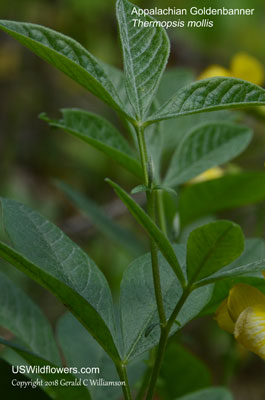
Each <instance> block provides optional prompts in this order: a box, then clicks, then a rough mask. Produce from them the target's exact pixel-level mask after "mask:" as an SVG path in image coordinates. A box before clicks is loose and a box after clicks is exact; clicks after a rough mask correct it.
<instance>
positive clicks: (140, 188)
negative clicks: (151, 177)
mask: <svg viewBox="0 0 265 400" xmlns="http://www.w3.org/2000/svg"><path fill="white" fill-rule="evenodd" d="M150 190H151V189H150V188H149V187H148V186H146V185H138V186H135V187H134V188H133V189H132V190H131V194H137V193H143V192H150Z"/></svg>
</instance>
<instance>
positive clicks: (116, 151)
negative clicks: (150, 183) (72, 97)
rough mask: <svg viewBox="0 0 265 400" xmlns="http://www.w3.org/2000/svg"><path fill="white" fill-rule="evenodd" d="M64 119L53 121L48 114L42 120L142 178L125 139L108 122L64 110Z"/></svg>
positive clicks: (77, 111)
mask: <svg viewBox="0 0 265 400" xmlns="http://www.w3.org/2000/svg"><path fill="white" fill-rule="evenodd" d="M61 112H62V119H59V120H57V119H51V118H48V117H47V116H46V114H41V115H40V118H41V119H43V120H44V121H46V122H48V124H49V125H50V126H52V127H55V128H60V129H64V130H65V131H66V132H68V133H70V134H71V135H73V136H75V137H77V138H79V139H81V140H82V141H83V142H85V143H87V144H89V145H91V146H93V147H95V148H96V149H97V150H99V151H102V152H103V153H104V154H106V155H107V156H108V157H110V158H112V159H113V160H114V161H116V162H117V163H119V164H120V165H122V166H123V167H124V168H125V169H127V170H128V171H130V172H131V173H132V174H134V175H136V176H137V177H138V178H142V175H143V174H142V168H141V166H140V163H139V161H138V160H137V159H136V158H135V155H134V153H133V151H132V150H131V148H130V146H129V144H128V143H127V141H126V140H125V139H124V137H123V136H122V135H121V134H120V133H119V132H118V131H117V129H116V128H115V127H114V126H113V125H111V124H110V123H109V122H108V121H107V120H105V119H104V118H102V117H99V116H97V115H95V114H92V113H89V112H86V111H83V110H78V109H63V110H61Z"/></svg>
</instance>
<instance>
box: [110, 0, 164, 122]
mask: <svg viewBox="0 0 265 400" xmlns="http://www.w3.org/2000/svg"><path fill="white" fill-rule="evenodd" d="M133 10H137V11H138V10H139V8H138V7H135V6H134V5H133V4H132V3H130V2H129V1H127V0H118V1H117V19H118V23H119V30H120V38H121V43H122V50H123V62H124V70H125V77H126V89H127V93H128V97H129V100H130V102H131V104H132V107H133V108H134V110H135V115H136V118H137V119H142V118H143V116H144V114H145V113H146V111H147V110H148V108H149V107H150V105H151V102H152V100H153V97H154V95H155V93H156V90H157V88H158V84H159V81H160V78H161V76H162V74H163V71H164V69H165V66H166V63H167V59H168V55H169V39H168V36H167V34H166V32H165V31H164V29H162V28H159V27H156V26H153V27H150V26H149V27H146V26H141V27H138V26H134V19H135V18H137V19H139V20H140V21H141V23H143V24H144V23H150V22H151V23H153V22H154V21H155V20H154V19H153V18H151V17H143V16H140V17H138V16H136V15H135V14H133Z"/></svg>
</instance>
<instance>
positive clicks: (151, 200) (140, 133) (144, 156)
mask: <svg viewBox="0 0 265 400" xmlns="http://www.w3.org/2000/svg"><path fill="white" fill-rule="evenodd" d="M136 133H137V138H138V144H139V150H140V157H141V163H142V167H143V171H144V179H145V185H146V186H148V187H149V188H150V191H149V192H146V199H147V212H148V214H149V216H150V217H151V218H152V219H153V221H154V222H155V221H156V211H155V194H154V192H153V191H152V183H153V182H151V181H150V179H151V177H150V175H149V172H148V163H149V160H148V153H147V148H146V143H145V137H144V128H143V127H138V128H136ZM150 250H151V259H152V272H153V281H154V288H155V296H156V304H157V309H158V314H159V319H160V324H161V326H164V325H165V324H166V314H165V310H164V305H163V297H162V289H161V282H160V272H159V265H158V250H157V245H156V243H155V241H154V240H153V239H150Z"/></svg>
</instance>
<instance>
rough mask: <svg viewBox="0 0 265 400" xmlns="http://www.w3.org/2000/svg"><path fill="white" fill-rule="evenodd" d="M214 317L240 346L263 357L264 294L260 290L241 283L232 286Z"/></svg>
mask: <svg viewBox="0 0 265 400" xmlns="http://www.w3.org/2000/svg"><path fill="white" fill-rule="evenodd" d="M215 319H216V320H217V323H218V325H219V326H220V328H222V329H224V330H225V331H227V332H229V333H233V334H234V336H235V338H236V340H237V341H238V342H239V343H240V344H241V345H242V346H244V347H245V348H246V349H248V350H250V351H252V352H253V353H255V354H257V355H258V356H260V357H261V358H263V359H265V295H264V294H263V293H262V292H261V291H260V290H258V289H256V288H254V287H253V286H250V285H247V284H243V283H239V284H237V285H235V286H233V287H232V289H231V290H230V292H229V295H228V297H227V299H225V300H224V301H223V303H222V304H221V305H220V307H219V308H218V310H217V312H216V315H215Z"/></svg>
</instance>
